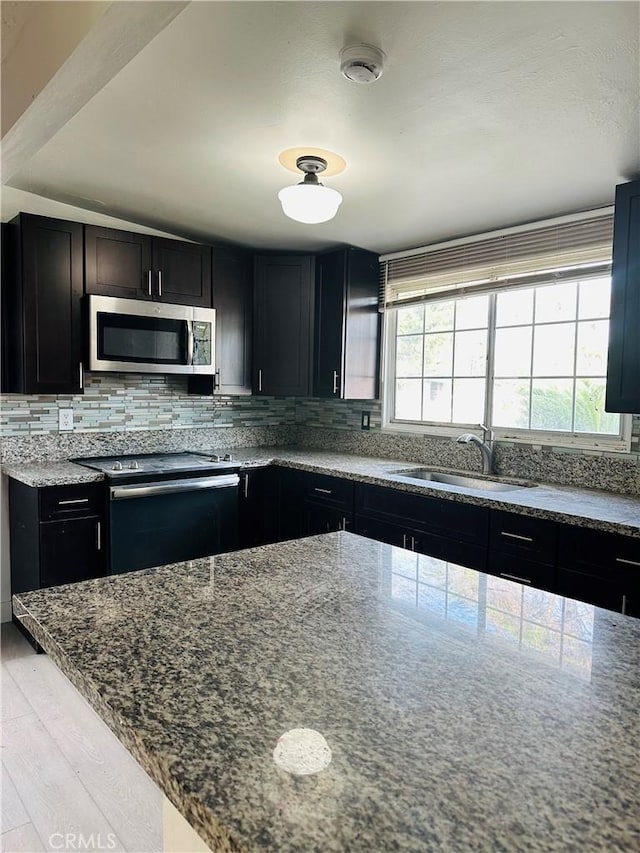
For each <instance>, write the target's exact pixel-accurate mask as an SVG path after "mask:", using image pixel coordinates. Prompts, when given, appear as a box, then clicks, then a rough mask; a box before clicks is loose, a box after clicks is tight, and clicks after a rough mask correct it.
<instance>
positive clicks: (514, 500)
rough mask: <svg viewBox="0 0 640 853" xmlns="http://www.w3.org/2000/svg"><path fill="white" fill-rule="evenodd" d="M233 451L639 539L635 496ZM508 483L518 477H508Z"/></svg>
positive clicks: (299, 452)
mask: <svg viewBox="0 0 640 853" xmlns="http://www.w3.org/2000/svg"><path fill="white" fill-rule="evenodd" d="M211 452H212V453H218V454H220V453H224V452H225V451H224V449H220V448H216V449H215V450H212V451H211ZM232 453H233V457H234V459H237V460H239V461H240V462H242V463H243V468H244V469H249V468H252V467H261V466H264V465H269V464H277V465H281V466H285V467H290V468H298V469H300V470H304V471H311V472H315V473H321V474H329V475H335V476H338V477H345V478H347V479H350V480H355V481H358V482H363V483H370V484H373V485H379V486H388V487H391V488H394V489H400V490H402V491H407V492H413V493H415V494H423V495H430V496H433V497H440V498H445V499H449V500H455V501H460V502H462V503H473V504H478V505H484V506H490V507H493V508H494V509H503V510H506V511H508V512H516V513H520V514H524V515H532V516H536V517H538V518H547V519H551V520H553V521H563V522H566V523H568V524H575V525H579V526H583V527H590V528H594V529H598V530H604V531H608V532H613V533H624V534H626V535H628V536H637V537H638V538H640V497H632V496H628V495H616V494H613V493H612V492H605V491H597V490H595V489H579V488H574V487H567V486H552V485H548V484H540V485H536V486H535V487H533V488H527V489H516V490H514V491H513V492H490V491H482V490H476V489H465V488H462V487H460V486H449V485H446V484H444V483H432V482H425V483H424V484H422V483H415V482H413V483H412V482H406V481H400V480H398V479H396V478H395V477H394V473H393V472H397V471H399V470H402V469H407V468H411V467H416V463H412V462H407V461H406V460H404V461H403V460H397V459H379V458H375V457H370V456H355V455H352V454H348V453H327V452H325V451H316V450H303V449H300V448H296V447H248V448H244V449H238V448H234V449H233V451H232ZM429 467H430V468H431V467H433V466H429ZM3 471H4V473H6V474H7V475H8V476H9V477H14V478H15V479H17V480H20V481H21V482H23V483H26V484H27V485H29V486H51V485H62V484H65V483H87V482H93V481H96V480H101V479H103V477H102V475H101V474H99V473H98V472H95V471H91V470H90V469H89V468H83V467H82V466H81V465H77V464H75V463H73V462H50V463H46V464H38V463H26V464H15V465H6V466H4V468H3ZM459 473H461V474H464V475H466V476H474V472H470V471H461V472H459ZM509 482H514V483H518V482H522V481H518V480H509Z"/></svg>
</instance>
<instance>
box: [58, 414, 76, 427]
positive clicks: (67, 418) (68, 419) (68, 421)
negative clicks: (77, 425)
mask: <svg viewBox="0 0 640 853" xmlns="http://www.w3.org/2000/svg"><path fill="white" fill-rule="evenodd" d="M72 429H73V409H58V430H59V431H60V432H68V431H69V430H72Z"/></svg>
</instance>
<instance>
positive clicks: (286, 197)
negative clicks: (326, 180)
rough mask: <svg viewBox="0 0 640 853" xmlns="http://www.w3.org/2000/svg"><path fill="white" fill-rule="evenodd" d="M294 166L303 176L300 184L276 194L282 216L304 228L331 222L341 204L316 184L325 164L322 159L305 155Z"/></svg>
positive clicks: (333, 192) (327, 189)
mask: <svg viewBox="0 0 640 853" xmlns="http://www.w3.org/2000/svg"><path fill="white" fill-rule="evenodd" d="M296 166H297V168H298V169H300V171H301V172H304V173H305V174H304V180H303V181H301V182H300V183H299V184H293V186H290V187H284V189H281V190H280V192H279V193H278V198H279V199H280V204H281V205H282V210H283V211H284V213H285V215H286V216H288V217H289V219H295V220H296V222H304V223H306V224H307V225H316V224H317V223H319V222H328V221H329V220H330V219H333V217H334V216H335V215H336V213H337V212H338V208H339V207H340V205H341V203H342V196H341V194H340V193H339V192H338V191H337V190H333V189H331V187H325V186H324V184H321V183H320V181H319V180H318V173H319V172H324V170H325V169H326V168H327V161H326V160H325V159H324V158H322V157H316V156H313V155H311V154H305V155H304V156H302V157H298V159H297V160H296Z"/></svg>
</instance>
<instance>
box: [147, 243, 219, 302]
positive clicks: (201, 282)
mask: <svg viewBox="0 0 640 853" xmlns="http://www.w3.org/2000/svg"><path fill="white" fill-rule="evenodd" d="M152 250H153V254H152V261H153V272H154V279H155V282H154V287H153V295H154V299H157V300H159V301H160V302H173V303H174V304H177V305H195V306H197V307H200V308H211V247H210V246H200V245H198V244H197V243H183V242H182V241H181V240H166V239H164V238H161V237H154V238H153V242H152Z"/></svg>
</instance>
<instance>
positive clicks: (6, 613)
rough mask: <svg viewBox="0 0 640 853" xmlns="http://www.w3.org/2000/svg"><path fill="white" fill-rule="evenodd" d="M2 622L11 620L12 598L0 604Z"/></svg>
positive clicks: (0, 620) (0, 619)
mask: <svg viewBox="0 0 640 853" xmlns="http://www.w3.org/2000/svg"><path fill="white" fill-rule="evenodd" d="M0 622H11V599H9V601H3V602H2V603H1V604H0Z"/></svg>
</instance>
